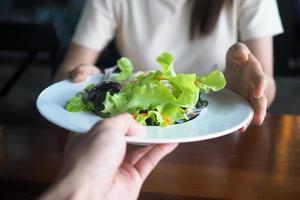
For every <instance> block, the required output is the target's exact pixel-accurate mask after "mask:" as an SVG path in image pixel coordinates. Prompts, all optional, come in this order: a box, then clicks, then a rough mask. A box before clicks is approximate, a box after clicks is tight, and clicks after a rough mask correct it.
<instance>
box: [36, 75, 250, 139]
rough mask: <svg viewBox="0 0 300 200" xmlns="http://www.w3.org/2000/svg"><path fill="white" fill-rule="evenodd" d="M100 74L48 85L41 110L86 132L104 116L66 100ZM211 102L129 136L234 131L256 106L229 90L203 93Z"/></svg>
mask: <svg viewBox="0 0 300 200" xmlns="http://www.w3.org/2000/svg"><path fill="white" fill-rule="evenodd" d="M100 80H101V76H93V77H91V78H90V79H89V80H87V81H85V82H83V83H80V84H74V83H72V82H70V81H68V80H66V81H61V82H58V83H55V84H53V85H51V86H49V87H48V88H46V89H45V90H44V91H43V92H42V93H41V94H40V95H39V97H38V99H37V107H38V110H39V112H40V113H41V114H42V115H43V116H44V117H45V118H46V119H47V120H49V121H50V122H52V123H54V124H56V125H58V126H60V127H62V128H65V129H67V130H70V131H73V132H77V133H86V132H88V131H89V130H90V129H91V127H92V126H93V125H94V124H95V123H96V122H98V121H99V120H101V119H102V118H100V117H98V116H96V115H94V114H93V113H88V112H78V113H74V112H68V111H67V110H65V109H64V106H65V105H66V103H67V101H68V100H69V99H71V98H72V97H74V95H75V94H76V93H77V92H79V91H82V90H83V89H84V88H85V87H86V86H87V85H88V84H89V83H99V81H100ZM203 99H206V100H208V102H209V103H208V106H207V107H206V108H205V109H204V110H203V111H202V112H201V113H200V115H199V116H198V117H196V118H195V119H193V120H191V121H188V122H185V123H182V124H176V125H171V126H169V127H167V128H162V127H156V126H148V127H146V131H147V134H146V135H143V136H132V137H127V138H126V139H127V141H128V142H130V143H140V144H141V143H142V144H151V143H175V142H176V143H177V142H179V143H182V142H193V141H200V140H207V139H211V138H216V137H219V136H223V135H226V134H229V133H232V132H234V131H236V130H238V129H240V128H241V127H243V126H244V125H246V124H247V123H248V122H249V121H250V120H251V119H252V117H253V110H252V108H251V107H250V106H249V104H248V103H247V101H245V100H244V99H243V98H241V97H240V96H238V95H237V94H235V93H233V92H232V91H230V90H227V89H223V90H221V91H219V92H217V93H214V94H209V95H207V96H203Z"/></svg>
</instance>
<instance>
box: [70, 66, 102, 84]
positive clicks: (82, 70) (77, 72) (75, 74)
mask: <svg viewBox="0 0 300 200" xmlns="http://www.w3.org/2000/svg"><path fill="white" fill-rule="evenodd" d="M100 73H101V72H100V69H99V68H98V67H96V66H95V65H88V64H81V65H79V66H77V67H76V68H75V69H74V70H73V71H71V72H70V78H71V80H72V81H73V82H74V83H80V82H82V81H84V80H85V79H86V78H87V77H89V76H92V75H95V74H100Z"/></svg>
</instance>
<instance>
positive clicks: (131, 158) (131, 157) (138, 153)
mask: <svg viewBox="0 0 300 200" xmlns="http://www.w3.org/2000/svg"><path fill="white" fill-rule="evenodd" d="M153 147H154V145H148V146H146V147H143V148H139V149H136V150H134V151H132V152H130V153H129V154H127V155H126V157H125V159H124V161H125V162H126V163H127V164H129V165H134V164H135V163H136V162H137V161H138V160H140V159H141V158H142V157H143V156H144V155H145V154H146V153H148V151H150V150H151V149H153Z"/></svg>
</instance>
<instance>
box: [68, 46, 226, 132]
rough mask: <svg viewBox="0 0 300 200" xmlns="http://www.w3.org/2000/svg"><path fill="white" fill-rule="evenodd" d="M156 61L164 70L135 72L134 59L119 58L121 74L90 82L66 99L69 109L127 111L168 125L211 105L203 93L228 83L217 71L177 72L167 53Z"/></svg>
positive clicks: (152, 122)
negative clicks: (200, 72)
mask: <svg viewBox="0 0 300 200" xmlns="http://www.w3.org/2000/svg"><path fill="white" fill-rule="evenodd" d="M156 61H157V62H158V63H159V64H160V65H161V70H158V71H150V72H137V73H133V68H134V67H133V65H132V63H131V61H130V60H129V59H128V58H125V57H123V58H121V59H119V60H118V61H117V66H118V68H119V69H120V73H119V74H114V75H112V76H111V78H110V80H104V81H101V82H100V83H99V84H90V85H88V86H87V87H86V88H85V89H84V91H82V92H79V93H78V94H76V96H75V97H74V98H72V99H70V100H69V101H68V102H67V104H66V106H65V108H66V110H68V111H70V112H80V111H88V112H93V113H95V114H96V115H98V116H101V117H104V118H106V117H110V116H114V115H117V114H119V113H124V112H128V113H131V114H132V115H133V117H134V118H135V120H136V121H138V122H139V123H141V124H143V125H148V126H162V127H166V126H169V125H172V124H176V123H182V122H185V121H187V120H191V119H193V118H194V117H196V116H197V115H198V114H199V113H200V111H201V109H202V108H204V107H206V106H207V104H208V102H207V101H205V100H202V99H201V98H200V95H201V94H207V93H209V92H210V91H213V92H216V91H219V90H221V89H223V88H224V87H225V85H226V81H225V78H224V75H223V73H222V72H221V71H218V70H215V71H213V72H211V73H210V74H208V75H207V76H198V75H196V74H176V73H175V71H174V68H173V62H174V59H173V56H172V55H170V54H169V53H167V52H164V53H162V54H161V55H160V56H158V57H157V59H156Z"/></svg>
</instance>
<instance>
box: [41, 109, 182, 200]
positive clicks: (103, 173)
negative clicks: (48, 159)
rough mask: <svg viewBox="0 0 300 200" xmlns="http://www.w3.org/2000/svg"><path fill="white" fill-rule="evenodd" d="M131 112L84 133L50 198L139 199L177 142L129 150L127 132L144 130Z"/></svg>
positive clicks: (46, 198)
mask: <svg viewBox="0 0 300 200" xmlns="http://www.w3.org/2000/svg"><path fill="white" fill-rule="evenodd" d="M144 131H145V130H144V127H143V126H142V125H140V124H138V123H137V122H136V121H135V120H134V119H133V118H132V116H131V115H129V114H122V115H119V116H116V117H113V118H109V119H106V120H104V121H102V122H100V123H98V124H97V125H95V126H94V128H93V129H92V130H91V131H90V132H89V133H87V134H85V135H81V136H80V137H81V138H79V139H80V140H79V143H77V144H76V145H75V146H74V148H72V151H71V152H69V153H68V154H67V156H66V158H65V161H64V163H63V167H62V169H61V174H60V178H59V180H58V181H57V183H56V184H55V185H54V186H53V187H52V188H51V189H50V190H49V191H48V192H47V193H46V194H45V195H44V196H43V197H42V199H43V200H48V199H49V200H50V199H107V200H110V199H111V200H114V199H137V198H138V195H139V191H140V189H141V186H142V183H143V182H144V180H145V179H146V177H147V176H148V175H149V173H150V172H151V171H152V170H153V168H154V167H155V166H156V165H157V163H158V162H159V161H160V160H161V159H162V158H163V157H164V156H166V155H167V154H168V153H170V152H171V151H173V150H174V149H175V148H176V146H177V144H158V145H151V146H146V147H143V148H139V149H136V150H134V151H131V152H130V153H128V154H125V153H126V141H125V137H124V136H125V135H136V134H142V133H143V132H144Z"/></svg>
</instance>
